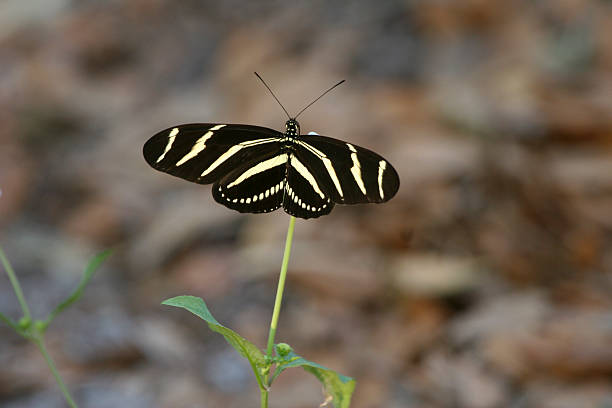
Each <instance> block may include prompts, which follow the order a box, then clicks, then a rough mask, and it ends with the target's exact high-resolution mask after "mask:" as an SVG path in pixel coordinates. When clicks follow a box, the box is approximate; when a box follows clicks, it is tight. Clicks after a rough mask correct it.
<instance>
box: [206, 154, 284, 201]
mask: <svg viewBox="0 0 612 408" xmlns="http://www.w3.org/2000/svg"><path fill="white" fill-rule="evenodd" d="M287 158H288V155H287V153H285V152H283V151H282V149H281V145H280V144H277V149H276V150H274V151H271V152H269V153H268V154H267V155H265V156H261V157H259V159H258V161H257V162H256V163H251V162H245V163H242V164H241V165H240V166H238V167H237V168H236V169H234V170H233V171H231V172H230V173H229V174H227V175H226V176H224V177H223V178H221V180H219V181H218V182H216V183H215V184H214V185H213V197H214V199H215V201H217V202H218V203H220V204H223V205H225V206H226V207H228V208H231V209H233V210H236V211H239V212H243V213H245V212H248V213H262V212H271V211H274V210H276V209H278V208H280V207H281V206H282V204H283V195H284V189H285V185H286V181H285V180H286V171H287Z"/></svg>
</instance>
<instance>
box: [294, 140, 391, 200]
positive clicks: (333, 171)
mask: <svg viewBox="0 0 612 408" xmlns="http://www.w3.org/2000/svg"><path fill="white" fill-rule="evenodd" d="M296 143H297V148H296V149H295V154H296V157H298V158H299V159H300V160H301V161H303V162H304V163H306V165H307V166H308V167H309V168H310V169H311V171H312V173H313V174H316V175H317V180H318V182H319V184H320V187H321V190H322V191H324V192H325V193H326V194H327V195H329V197H330V198H331V199H332V201H334V202H335V203H337V204H358V203H382V202H385V201H388V200H390V199H391V198H392V197H393V196H394V195H395V193H397V190H398V189H399V176H398V175H397V172H396V171H395V169H394V168H393V166H391V164H390V163H389V162H388V161H387V160H385V159H384V158H382V157H381V156H380V155H378V154H376V153H374V152H372V151H370V150H368V149H365V148H363V147H359V146H356V145H354V144H351V143H347V142H343V141H341V140H337V139H333V138H330V137H326V136H319V135H305V136H302V137H301V138H300V140H298V141H297V142H296Z"/></svg>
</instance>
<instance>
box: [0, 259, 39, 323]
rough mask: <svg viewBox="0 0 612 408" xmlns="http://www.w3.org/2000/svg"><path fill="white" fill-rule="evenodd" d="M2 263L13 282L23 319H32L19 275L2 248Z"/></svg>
mask: <svg viewBox="0 0 612 408" xmlns="http://www.w3.org/2000/svg"><path fill="white" fill-rule="evenodd" d="M0 261H2V265H3V266H4V270H5V271H6V274H7V275H8V277H9V280H10V281H11V285H13V290H14V291H15V295H16V296H17V300H19V304H20V305H21V310H23V317H24V318H25V319H27V320H30V319H31V318H32V315H31V314H30V308H29V307H28V304H27V302H26V300H25V296H23V291H22V290H21V285H20V284H19V280H18V279H17V275H15V271H14V270H13V267H12V266H11V264H10V262H9V261H8V259H7V258H6V255H5V254H4V251H3V250H2V248H1V247H0Z"/></svg>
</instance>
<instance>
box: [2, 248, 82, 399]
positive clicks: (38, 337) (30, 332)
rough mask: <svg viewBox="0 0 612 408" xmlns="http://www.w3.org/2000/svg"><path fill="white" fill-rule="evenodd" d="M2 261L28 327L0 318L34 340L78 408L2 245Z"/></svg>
mask: <svg viewBox="0 0 612 408" xmlns="http://www.w3.org/2000/svg"><path fill="white" fill-rule="evenodd" d="M0 262H1V263H2V265H3V266H4V270H6V274H7V275H8V277H9V280H10V281H11V285H13V290H14V291H15V295H16V296H17V300H19V304H20V305H21V309H22V310H23V318H22V320H25V321H26V323H27V327H20V325H15V324H14V323H13V322H12V321H11V320H10V319H9V318H7V317H5V316H4V315H1V317H2V319H0V320H2V321H4V322H5V323H7V324H8V325H9V326H11V327H12V328H13V329H15V330H16V331H17V332H18V333H20V334H21V335H22V336H24V337H25V338H27V339H29V340H32V341H33V342H34V344H36V347H38V350H39V351H40V353H41V354H42V355H43V357H44V358H45V361H46V362H47V365H48V366H49V369H50V370H51V373H53V377H55V381H56V382H57V385H59V387H60V390H61V391H62V394H64V398H66V402H68V405H69V406H70V407H71V408H78V407H77V404H75V402H74V400H73V399H72V396H71V395H70V392H69V391H68V388H66V384H64V380H62V377H61V376H60V374H59V372H58V371H57V368H56V367H55V363H54V362H53V359H51V356H50V355H49V352H47V348H46V347H45V338H44V334H43V332H44V329H40V328H39V326H38V323H40V322H36V323H37V324H33V325H32V323H31V320H32V315H31V313H30V308H29V307H28V303H27V302H26V300H25V296H24V295H23V291H22V290H21V285H20V284H19V279H17V275H16V274H15V271H14V270H13V267H12V266H11V263H10V262H9V260H8V259H7V257H6V255H5V254H4V251H3V250H2V248H1V247H0ZM45 327H46V326H45Z"/></svg>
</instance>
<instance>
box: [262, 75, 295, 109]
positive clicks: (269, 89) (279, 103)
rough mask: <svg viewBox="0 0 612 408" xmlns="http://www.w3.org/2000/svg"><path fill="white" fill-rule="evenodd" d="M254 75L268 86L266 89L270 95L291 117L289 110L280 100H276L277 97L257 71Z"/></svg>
mask: <svg viewBox="0 0 612 408" xmlns="http://www.w3.org/2000/svg"><path fill="white" fill-rule="evenodd" d="M255 75H256V76H257V78H259V80H260V81H261V82H262V83H263V84H264V85H265V86H266V88H268V91H270V93H271V94H272V96H273V97H274V99H276V102H278V104H279V105H280V107H281V108H283V110H284V111H285V114H286V115H287V117H288V118H289V119H291V116H290V115H289V112H287V109H285V107H284V106H283V104H282V103H280V101H279V100H278V98H277V97H276V95H274V92H272V90H271V89H270V87H269V86H268V84H266V81H264V80H263V78H262V77H260V76H259V74H258V73H257V72H255Z"/></svg>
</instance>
